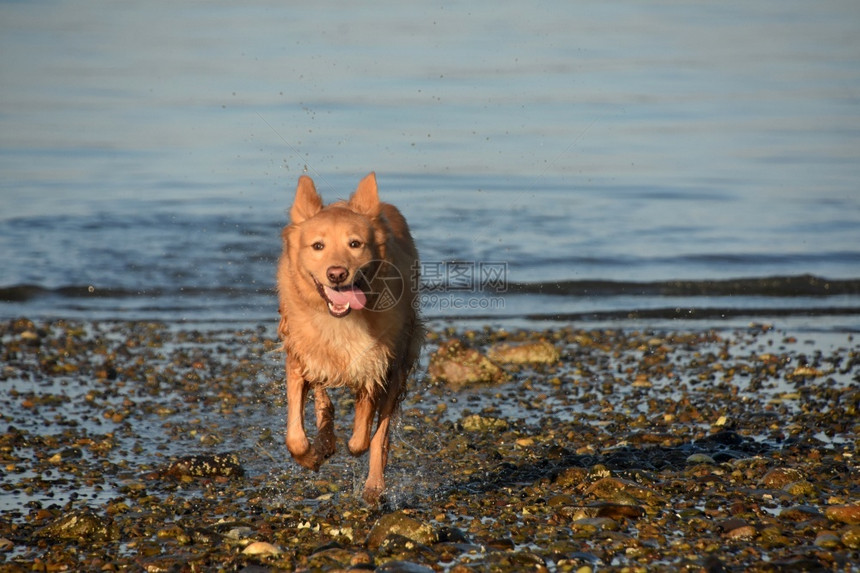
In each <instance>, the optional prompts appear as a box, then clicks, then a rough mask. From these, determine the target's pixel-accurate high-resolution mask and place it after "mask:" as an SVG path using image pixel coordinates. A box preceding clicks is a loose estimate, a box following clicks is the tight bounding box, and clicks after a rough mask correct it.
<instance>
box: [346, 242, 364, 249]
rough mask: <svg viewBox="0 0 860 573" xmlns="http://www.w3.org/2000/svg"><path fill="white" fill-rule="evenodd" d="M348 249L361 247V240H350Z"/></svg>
mask: <svg viewBox="0 0 860 573" xmlns="http://www.w3.org/2000/svg"><path fill="white" fill-rule="evenodd" d="M349 248H350V249H359V248H361V241H356V240H352V241H350V242H349Z"/></svg>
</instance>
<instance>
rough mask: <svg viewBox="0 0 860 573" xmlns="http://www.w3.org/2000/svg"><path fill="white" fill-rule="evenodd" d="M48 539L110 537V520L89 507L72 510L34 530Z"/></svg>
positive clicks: (96, 538)
mask: <svg viewBox="0 0 860 573" xmlns="http://www.w3.org/2000/svg"><path fill="white" fill-rule="evenodd" d="M36 535H37V536H39V537H45V538H48V539H94V540H107V539H110V537H111V528H110V522H109V521H107V520H106V519H104V518H102V517H100V516H98V515H96V514H95V513H94V512H92V511H91V510H89V509H78V510H72V511H70V512H69V513H66V514H64V515H62V516H61V517H59V518H58V519H56V520H55V521H53V522H52V523H50V524H48V525H46V526H45V527H43V528H41V529H40V530H38V531H37V532H36Z"/></svg>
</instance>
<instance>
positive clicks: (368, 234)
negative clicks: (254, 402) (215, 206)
mask: <svg viewBox="0 0 860 573" xmlns="http://www.w3.org/2000/svg"><path fill="white" fill-rule="evenodd" d="M282 237H283V252H282V254H281V258H280V261H279V263H278V276H277V279H278V299H279V303H280V307H279V311H280V314H281V322H280V326H279V329H278V330H279V334H280V336H281V338H282V340H283V345H284V350H285V351H286V363H285V365H286V375H287V404H288V406H287V408H288V412H287V436H286V441H287V448H288V449H289V451H290V453H291V455H292V456H293V458H294V459H295V460H296V461H297V462H298V463H300V464H301V465H303V466H305V467H308V468H310V469H313V470H317V469H319V467H320V465H321V464H322V462H323V461H324V460H325V459H326V458H328V457H329V456H331V455H332V454H333V453H334V451H335V449H336V440H335V436H334V429H333V413H334V407H333V405H332V403H331V400H330V399H329V397H328V395H327V393H326V389H327V388H332V387H342V386H346V387H349V388H350V389H351V390H352V391H353V392H354V394H355V397H356V403H355V408H356V412H355V420H354V426H353V434H352V437H351V438H350V440H349V443H348V449H349V451H350V453H352V454H353V455H361V454H363V453H364V452H365V451H367V450H368V449H370V469H369V472H368V477H367V480H366V482H365V486H364V494H363V497H364V499H365V500H366V501H367V502H368V503H376V502H377V501H378V499H379V496H380V495H381V493H382V491H383V490H384V487H385V481H384V471H385V465H386V462H387V459H388V447H389V431H390V422H391V417H392V415H393V414H394V413H395V410H396V407H397V405H398V404H399V402H400V400H401V398H402V396H403V393H404V392H405V390H406V378H407V376H408V375H409V372H410V371H411V369H412V366H413V365H414V363H415V361H416V360H417V358H418V353H419V351H420V346H421V342H422V340H423V334H424V332H423V328H422V325H421V322H420V320H419V317H418V315H417V313H416V311H415V296H416V293H415V292H414V290H415V289H413V288H411V285H412V281H413V280H414V278H413V277H414V276H415V273H416V269H417V261H418V253H417V251H416V249H415V244H414V242H413V240H412V237H411V235H410V233H409V227H408V226H407V224H406V220H405V219H404V218H403V216H402V215H401V214H400V212H399V211H398V210H397V208H396V207H394V206H393V205H389V204H387V203H382V202H380V201H379V195H378V192H377V186H376V176H375V175H374V174H373V173H371V174H370V175H368V176H367V177H365V178H364V179H363V180H362V181H361V182H360V183H359V185H358V188H357V189H356V191H355V193H354V194H353V195H352V196H351V197H350V199H349V200H348V201H340V202H337V203H333V204H331V205H328V206H323V203H322V199H321V198H320V196H319V194H317V192H316V188H315V187H314V184H313V181H312V180H311V179H310V177H307V176H302V177H301V178H299V182H298V186H297V188H296V197H295V200H294V202H293V205H292V207H291V209H290V224H289V225H287V226H286V227H285V228H284V230H283V233H282ZM358 243H360V244H361V247H358V248H357V247H355V245H356V244H358ZM319 244H322V246H323V248H316V247H318V246H319ZM380 261H382V262H380ZM373 265H377V266H380V267H381V268H384V269H396V272H397V273H399V275H400V277H402V279H403V281H402V286H403V288H402V292H400V293H397V294H398V295H399V298H397V302H396V304H394V305H393V306H391V307H390V308H386V309H385V310H373V309H372V308H367V307H366V308H362V309H351V310H350V311H349V312H348V314H347V315H346V316H343V317H340V318H338V317H335V316H333V315H332V314H331V313H330V312H329V307H328V305H327V302H326V299H325V298H323V295H322V294H321V293H320V291H319V289H318V286H317V283H321V284H325V285H327V286H329V287H335V286H337V285H336V284H332V282H331V281H330V280H328V278H327V272H328V270H329V269H332V268H338V269H346V271H347V273H348V274H347V278H346V280H345V281H344V282H343V284H351V283H352V281H355V280H356V279H357V277H358V276H359V270H364V271H365V272H367V271H368V269H370V270H371V271H372V270H373V269H374V268H375V267H374V266H373ZM388 265H391V266H390V267H389V266H388ZM368 274H369V275H370V276H371V277H372V280H376V281H377V282H376V283H372V284H370V285H368V286H369V287H370V288H369V291H370V292H371V293H379V292H382V290H383V286H384V285H383V284H382V282H381V279H380V278H379V277H378V276H376V275H374V274H373V273H372V272H369V273H368ZM388 284H390V283H388ZM378 302H379V301H376V300H373V299H372V298H371V299H370V300H369V301H368V305H367V306H368V307H371V306H372V305H374V304H377V303H378ZM377 308H381V307H380V306H379V305H378V304H377ZM310 391H313V393H314V408H315V411H316V426H317V437H316V440H315V441H314V443H313V444H311V443H310V442H309V440H308V439H307V435H306V433H305V429H304V409H305V402H306V400H307V394H308V392H310ZM374 417H376V418H377V427H376V431H375V432H374V433H373V434H372V436H371V429H372V425H373V418H374Z"/></svg>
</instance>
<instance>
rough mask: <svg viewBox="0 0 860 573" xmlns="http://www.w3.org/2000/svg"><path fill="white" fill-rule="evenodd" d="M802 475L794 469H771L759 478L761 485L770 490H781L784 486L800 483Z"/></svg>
mask: <svg viewBox="0 0 860 573" xmlns="http://www.w3.org/2000/svg"><path fill="white" fill-rule="evenodd" d="M802 479H803V474H802V473H800V472H799V471H798V470H796V469H794V468H773V469H772V470H770V471H769V472H767V473H766V474H764V477H762V478H761V484H762V485H763V486H764V487H766V488H770V489H782V488H783V487H785V486H786V485H788V484H790V483H792V482H796V481H800V480H802Z"/></svg>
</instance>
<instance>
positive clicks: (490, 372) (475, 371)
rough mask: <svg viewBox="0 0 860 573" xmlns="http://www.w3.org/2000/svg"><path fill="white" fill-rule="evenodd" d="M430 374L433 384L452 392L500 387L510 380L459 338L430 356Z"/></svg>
mask: <svg viewBox="0 0 860 573" xmlns="http://www.w3.org/2000/svg"><path fill="white" fill-rule="evenodd" d="M428 374H430V377H431V378H432V379H433V380H436V381H438V382H442V383H444V384H448V385H449V386H451V387H453V388H462V387H464V386H471V385H475V384H497V383H500V382H504V381H505V380H507V378H508V376H507V374H506V373H505V371H504V370H502V369H501V368H500V367H499V366H498V365H497V364H495V363H494V362H493V361H492V360H490V359H489V358H487V357H486V356H484V355H483V354H481V353H480V352H479V351H477V350H475V349H474V348H469V347H467V346H465V345H464V344H463V343H462V342H461V341H460V340H459V339H456V338H455V339H452V340H449V341H447V342H444V343H442V344H441V345H440V346H439V348H438V350H436V352H435V353H434V354H433V355H431V356H430V365H429V367H428Z"/></svg>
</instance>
